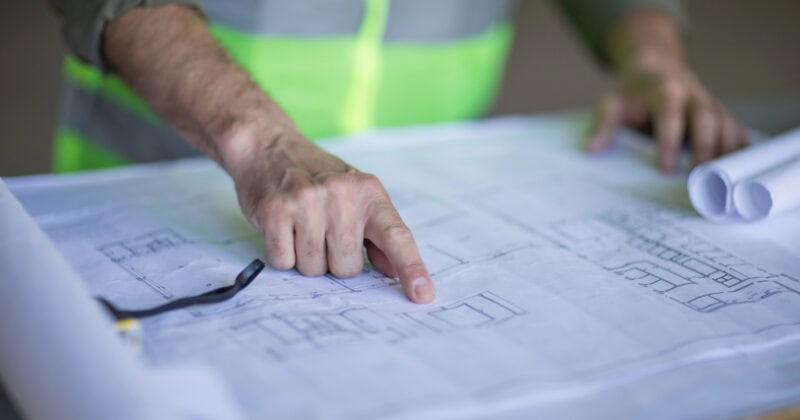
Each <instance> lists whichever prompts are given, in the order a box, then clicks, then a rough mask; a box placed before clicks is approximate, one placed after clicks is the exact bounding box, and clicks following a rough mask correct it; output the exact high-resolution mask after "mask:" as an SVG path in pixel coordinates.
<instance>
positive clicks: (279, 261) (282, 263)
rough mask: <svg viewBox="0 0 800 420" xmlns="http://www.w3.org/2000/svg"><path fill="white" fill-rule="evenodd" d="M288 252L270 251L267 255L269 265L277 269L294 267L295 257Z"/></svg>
mask: <svg viewBox="0 0 800 420" xmlns="http://www.w3.org/2000/svg"><path fill="white" fill-rule="evenodd" d="M291 257H292V256H291V255H289V254H288V253H285V252H284V253H270V254H269V255H268V256H267V260H268V261H269V265H270V266H271V267H272V268H274V269H276V270H288V269H290V268H292V267H294V258H291Z"/></svg>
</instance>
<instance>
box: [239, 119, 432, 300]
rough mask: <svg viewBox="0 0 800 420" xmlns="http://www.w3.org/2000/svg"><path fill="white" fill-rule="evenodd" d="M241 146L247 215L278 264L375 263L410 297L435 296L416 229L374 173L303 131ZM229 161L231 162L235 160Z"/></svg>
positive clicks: (346, 269) (350, 271)
mask: <svg viewBox="0 0 800 420" xmlns="http://www.w3.org/2000/svg"><path fill="white" fill-rule="evenodd" d="M252 144H259V146H255V147H252V146H247V147H244V148H241V147H240V150H238V151H236V152H235V153H237V154H238V156H236V157H234V158H233V159H236V160H237V163H236V165H235V167H236V170H231V169H229V172H230V173H231V175H232V176H233V178H234V181H235V184H236V190H237V194H238V196H239V203H240V206H241V208H242V211H243V213H244V214H245V216H246V217H247V218H248V219H249V220H250V222H251V223H252V224H253V225H254V226H256V227H257V228H258V229H259V230H260V231H261V232H262V233H263V235H264V242H265V244H266V254H267V259H268V261H269V263H270V265H271V266H272V267H273V268H276V269H281V270H283V269H290V268H292V267H297V270H298V271H300V273H301V274H303V275H306V276H320V275H323V274H325V273H326V272H330V273H331V274H333V275H334V276H336V277H352V276H355V275H357V274H358V273H360V272H361V270H362V268H363V266H364V253H363V247H365V246H366V249H367V255H368V257H369V259H370V261H371V262H372V265H373V266H374V267H375V268H376V269H377V270H379V271H380V272H382V273H383V274H385V275H387V276H389V277H393V278H399V279H400V282H401V284H402V286H403V290H404V291H405V293H406V295H407V296H408V298H409V299H411V300H412V301H414V302H417V303H428V302H431V301H432V300H433V299H434V288H433V283H432V281H431V279H430V275H429V274H428V271H427V269H426V268H425V265H424V264H423V262H422V259H421V258H420V255H419V251H418V250H417V246H416V243H415V242H414V237H413V236H412V234H411V231H410V230H409V229H408V227H407V226H406V225H405V224H404V223H403V221H402V220H401V219H400V216H399V214H398V213H397V210H396V209H395V208H394V205H393V204H392V202H391V200H390V199H389V195H388V194H387V193H386V190H385V189H384V188H383V186H382V185H381V183H380V181H378V178H377V177H375V176H374V175H370V174H366V173H362V172H359V171H358V170H356V169H354V168H353V167H351V166H349V165H348V164H347V163H345V162H343V161H342V160H340V159H339V158H337V157H335V156H333V155H331V154H329V153H327V152H325V151H324V150H322V149H321V148H319V147H317V146H316V145H314V144H312V143H311V142H309V141H308V140H306V139H305V138H303V137H302V136H301V135H299V134H297V133H290V134H289V135H283V136H279V137H277V138H275V139H274V140H271V141H270V142H269V143H268V144H266V145H261V143H258V142H256V143H252ZM229 167H230V166H229Z"/></svg>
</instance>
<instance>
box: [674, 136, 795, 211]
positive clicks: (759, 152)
mask: <svg viewBox="0 0 800 420" xmlns="http://www.w3.org/2000/svg"><path fill="white" fill-rule="evenodd" d="M797 157H800V128H797V129H794V130H792V131H789V132H787V133H784V134H782V135H780V136H778V137H776V138H774V139H772V140H768V141H765V142H763V143H760V144H758V145H755V146H751V147H748V148H746V149H743V150H741V151H738V152H736V153H733V154H730V155H727V156H724V157H721V158H719V159H715V160H713V161H711V162H708V163H705V164H703V165H700V166H698V167H697V168H695V169H694V170H693V171H692V172H691V174H689V184H688V189H689V198H690V199H691V201H692V205H693V206H694V208H695V209H696V210H697V211H698V212H699V213H700V214H701V215H703V216H704V217H706V218H708V219H709V220H712V221H715V222H731V221H741V220H744V218H743V217H742V215H741V214H740V212H739V211H738V210H737V208H736V206H735V203H734V197H733V196H734V189H735V188H736V186H737V184H739V183H740V182H742V181H746V180H748V179H750V178H752V177H754V176H757V175H759V174H761V173H764V172H767V171H769V170H770V169H771V168H775V167H776V166H780V165H782V164H785V163H787V162H791V161H793V160H794V159H796V158H797Z"/></svg>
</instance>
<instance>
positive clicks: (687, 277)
mask: <svg viewBox="0 0 800 420" xmlns="http://www.w3.org/2000/svg"><path fill="white" fill-rule="evenodd" d="M679 221H680V216H678V215H676V214H674V213H671V212H669V211H665V210H660V209H656V208H646V209H641V210H639V211H629V212H621V211H609V212H607V213H604V214H601V215H598V216H597V217H596V218H593V219H589V220H579V221H566V222H562V223H557V224H555V225H553V226H552V227H551V230H552V232H553V238H555V240H556V241H558V242H559V243H560V244H561V245H563V246H564V247H566V248H567V249H569V250H570V251H572V252H574V253H575V254H576V255H578V256H580V257H582V258H586V259H588V260H590V261H593V262H595V263H597V264H599V265H601V266H602V267H603V268H605V269H606V270H608V271H610V272H613V273H615V274H617V275H619V276H622V277H623V278H625V279H626V280H630V281H631V282H634V283H636V284H638V285H639V286H642V287H645V288H648V289H650V290H652V291H654V292H656V293H659V294H661V295H664V296H665V297H667V298H669V299H672V300H674V301H676V302H679V303H681V304H683V305H686V306H687V307H689V308H691V309H693V310H696V311H698V312H712V311H716V310H719V309H722V308H725V307H727V306H729V305H736V304H745V303H752V302H756V301H759V300H761V299H766V298H768V297H770V296H772V295H775V294H778V293H794V294H798V293H800V280H798V279H797V278H794V277H791V276H789V275H787V274H773V273H770V272H768V271H767V270H765V269H763V268H759V267H757V266H755V265H754V264H751V263H749V262H747V261H746V260H744V259H742V258H740V257H737V256H736V255H733V254H731V253H730V252H728V251H725V250H724V249H722V248H720V247H718V246H716V245H713V244H711V243H709V242H707V241H705V240H703V239H701V238H699V237H697V236H696V235H694V234H692V233H691V232H690V231H688V230H686V229H683V228H680V227H679V226H677V223H678V222H679ZM615 244H616V245H615ZM609 249H613V250H614V253H613V255H609V252H608V250H609Z"/></svg>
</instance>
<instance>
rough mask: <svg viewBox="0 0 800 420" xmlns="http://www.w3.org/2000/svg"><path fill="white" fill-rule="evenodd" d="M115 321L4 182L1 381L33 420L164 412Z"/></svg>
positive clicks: (0, 204) (0, 198) (0, 187)
mask: <svg viewBox="0 0 800 420" xmlns="http://www.w3.org/2000/svg"><path fill="white" fill-rule="evenodd" d="M115 334H116V333H115V332H114V329H113V324H112V321H111V319H110V318H109V317H108V316H107V315H106V314H105V313H104V312H103V311H102V310H101V309H100V307H99V306H98V304H97V303H96V302H95V301H94V299H93V298H92V297H91V296H90V294H89V290H88V289H87V288H86V286H85V285H84V283H83V282H82V281H81V279H80V278H79V277H78V275H77V273H76V272H75V271H73V269H72V267H70V265H69V264H68V263H67V261H66V260H65V259H64V258H63V257H62V256H61V254H60V253H59V252H58V251H57V249H56V248H55V246H54V245H53V244H52V243H51V242H50V240H49V239H48V238H47V237H46V236H45V234H44V232H42V231H41V229H39V227H38V226H37V225H36V223H35V222H34V221H33V219H31V217H30V216H29V215H28V214H27V213H26V212H25V210H24V209H23V208H22V206H21V205H20V204H19V202H18V201H17V200H16V199H15V198H14V196H13V195H11V192H10V191H9V190H8V187H7V186H6V184H5V182H3V180H2V179H0V378H2V381H3V385H4V388H5V389H6V391H7V392H8V393H9V395H10V397H11V399H12V400H13V401H14V402H15V404H16V407H17V409H18V410H20V412H21V414H22V415H23V416H24V417H25V418H29V419H155V418H176V417H175V416H172V415H170V414H168V413H165V410H166V409H167V408H165V407H164V406H163V404H161V403H160V402H159V396H158V395H156V393H155V392H153V391H152V390H151V388H148V387H147V386H146V385H147V383H146V380H145V376H146V371H145V369H144V366H142V365H140V364H139V363H138V359H135V357H134V355H133V354H132V353H130V352H129V351H128V350H127V349H125V348H124V347H123V345H122V343H121V341H120V340H119V339H118V337H117V336H116V335H115Z"/></svg>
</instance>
